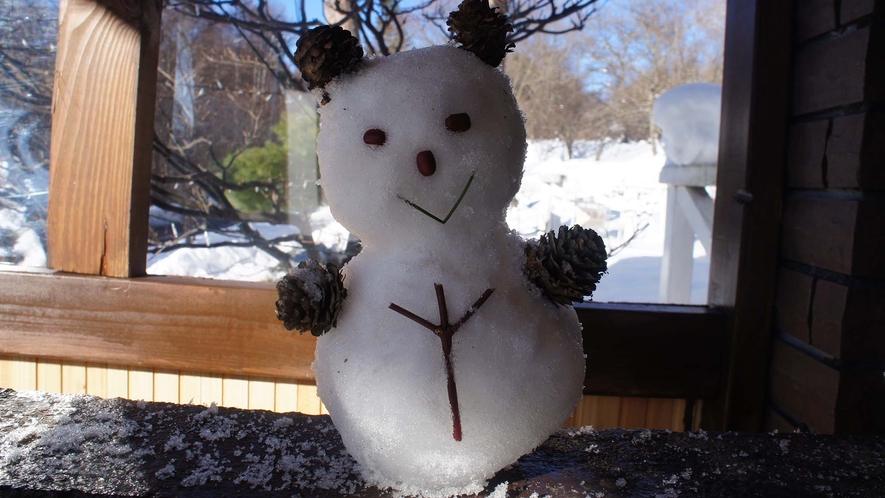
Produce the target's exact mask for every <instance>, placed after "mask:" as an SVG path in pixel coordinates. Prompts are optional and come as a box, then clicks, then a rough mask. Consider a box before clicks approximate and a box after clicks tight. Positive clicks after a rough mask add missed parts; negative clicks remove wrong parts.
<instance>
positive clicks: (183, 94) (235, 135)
mask: <svg viewBox="0 0 885 498" xmlns="http://www.w3.org/2000/svg"><path fill="white" fill-rule="evenodd" d="M304 5H305V6H306V8H308V10H310V9H314V10H313V11H309V12H305V11H304V10H298V9H295V8H293V7H291V6H290V5H289V4H285V3H282V2H267V3H260V4H256V5H255V6H252V5H251V4H245V3H243V4H236V6H230V7H227V6H225V4H223V3H215V2H197V1H195V0H182V1H179V2H170V3H168V4H167V7H166V11H165V12H164V14H163V21H164V22H163V33H162V48H161V62H160V71H159V73H160V75H159V85H158V87H159V90H158V103H157V114H156V127H155V129H156V136H155V143H154V170H153V173H154V175H153V191H152V199H153V206H152V209H151V224H150V228H151V231H150V248H149V249H150V254H149V261H148V271H149V272H150V273H154V274H176V275H191V276H201V277H213V278H225V279H248V280H264V281H272V280H275V279H276V278H278V277H279V276H281V275H282V273H283V272H284V271H286V270H287V269H288V268H289V267H291V266H293V265H295V264H297V263H298V262H299V261H302V260H304V259H307V258H308V257H313V258H316V259H318V260H320V261H322V262H329V261H333V262H337V263H340V262H342V261H346V260H347V259H348V258H349V257H352V256H353V255H354V254H355V253H356V252H357V251H358V249H359V245H358V242H357V241H356V240H355V239H354V238H353V237H352V236H351V235H350V234H349V233H348V232H347V230H346V229H344V228H343V227H342V226H341V225H339V224H337V223H336V222H335V221H334V219H333V218H332V216H331V214H330V212H329V209H328V207H327V206H326V204H325V202H324V199H323V196H322V191H321V190H320V189H319V188H318V187H317V186H316V184H315V182H316V180H317V177H318V172H317V162H316V156H315V148H314V147H315V135H316V131H317V117H316V113H315V110H314V106H315V104H314V99H313V97H312V96H310V95H307V94H305V93H303V92H302V90H303V89H304V84H303V82H301V80H300V78H299V75H298V73H297V70H296V69H295V67H294V65H293V64H292V60H291V52H292V51H293V50H294V47H295V41H296V40H297V36H298V34H299V33H300V29H301V27H300V26H296V24H297V23H296V22H295V21H294V19H304V18H311V19H312V18H322V13H321V12H319V11H317V10H316V9H318V5H320V4H319V3H317V5H314V6H311V5H312V4H311V3H309V2H306V3H305V4H304ZM724 5H725V3H724V1H722V0H689V1H681V2H677V1H674V0H612V1H610V2H604V3H603V4H600V5H599V6H598V9H597V10H596V11H595V12H594V13H592V14H591V15H590V16H589V18H588V19H587V26H586V27H585V28H584V29H583V30H581V31H573V32H570V33H567V34H565V35H555V36H554V35H549V36H548V35H544V34H540V33H535V34H533V35H532V36H531V37H527V38H525V39H523V40H521V41H520V42H519V44H518V48H517V49H516V50H515V51H514V52H513V53H512V54H509V55H508V56H507V58H506V59H505V62H504V64H503V70H504V71H505V72H506V73H507V74H508V75H509V76H510V77H511V79H512V81H513V85H514V92H515V95H516V97H517V100H518V102H519V104H520V107H521V108H522V109H523V111H524V112H525V115H526V120H527V121H526V125H527V128H528V135H529V140H530V143H529V148H528V156H527V160H526V170H525V176H524V179H523V185H522V190H521V191H520V192H519V194H518V195H517V196H516V198H515V199H514V201H513V203H512V205H511V207H510V209H509V210H508V214H507V220H508V223H509V224H510V226H511V228H513V229H514V230H516V231H518V232H519V233H520V234H521V235H523V236H524V237H526V238H537V237H538V236H540V235H541V234H543V233H546V232H547V231H549V230H551V229H555V228H557V227H558V226H560V225H562V224H565V225H571V224H581V225H583V226H586V227H589V228H593V229H594V230H596V231H597V232H599V233H600V235H601V236H602V237H603V239H604V241H605V243H606V246H607V248H608V251H609V253H610V255H609V273H608V275H606V276H605V277H604V279H603V281H602V283H601V285H600V286H599V288H598V290H597V292H596V294H595V295H594V299H595V300H597V301H624V302H670V303H703V302H706V287H707V277H708V273H709V256H708V251H709V245H710V241H709V239H710V233H711V232H712V227H711V224H712V194H713V193H714V192H713V189H712V186H713V185H714V184H715V170H716V166H715V162H716V159H715V158H716V153H717V144H718V114H719V103H718V90H717V87H716V84H717V83H718V82H719V81H720V80H721V75H722V52H723V50H722V43H723V35H724V17H725V9H724ZM305 16H307V17H305ZM290 21H292V23H291V24H290ZM410 23H411V24H408V25H407V26H408V29H407V30H406V31H404V32H403V33H404V35H403V36H405V37H406V43H405V45H404V47H406V48H408V47H410V46H424V45H427V44H430V43H438V42H439V40H430V38H432V37H429V36H427V35H423V34H422V33H423V32H426V33H435V32H436V31H433V30H431V29H423V28H429V27H431V26H430V25H429V24H426V19H424V18H423V17H421V16H416V17H414V18H412V20H411V21H410ZM363 36H365V33H363ZM364 43H365V41H364ZM393 45H396V44H392V45H391V46H393ZM687 84H688V85H691V84H695V86H688V87H686V86H685V85H687ZM697 84H700V85H697ZM674 89H675V90H674ZM656 103H657V104H656ZM656 105H657V107H656ZM683 118H684V119H683ZM668 206H669V207H668ZM668 227H669V228H668ZM668 233H669V235H668ZM668 241H669V243H668Z"/></svg>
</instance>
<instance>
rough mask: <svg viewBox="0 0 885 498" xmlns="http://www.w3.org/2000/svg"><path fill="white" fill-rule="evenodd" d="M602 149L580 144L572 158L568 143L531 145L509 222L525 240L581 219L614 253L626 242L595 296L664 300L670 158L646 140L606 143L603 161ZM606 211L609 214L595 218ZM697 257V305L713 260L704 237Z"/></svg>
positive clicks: (617, 299)
mask: <svg viewBox="0 0 885 498" xmlns="http://www.w3.org/2000/svg"><path fill="white" fill-rule="evenodd" d="M597 146H598V144H596V143H593V142H588V143H582V144H578V146H577V147H576V152H575V154H574V157H573V158H572V159H568V157H567V155H566V151H565V147H564V146H563V145H562V144H561V143H558V142H533V143H531V144H530V145H529V151H528V156H527V158H526V171H525V176H524V178H523V184H522V188H521V189H520V192H519V193H518V194H517V195H516V206H515V207H512V208H511V209H510V211H509V212H508V216H507V222H508V223H509V224H510V226H511V227H512V228H514V229H516V230H517V231H518V232H519V233H520V234H521V235H523V236H525V237H537V236H538V235H541V233H543V232H544V231H545V230H548V229H550V228H553V227H557V226H559V225H571V224H574V223H577V224H580V225H582V226H585V227H586V226H589V227H590V228H593V229H594V230H596V231H597V232H598V233H599V234H600V235H602V237H603V240H605V243H606V247H607V248H608V249H609V250H610V251H611V250H612V249H613V248H617V247H618V246H621V245H623V244H625V243H626V245H625V246H623V248H622V249H620V250H615V251H614V254H613V255H612V256H611V257H610V258H609V260H608V265H609V272H608V275H606V276H605V277H604V278H603V279H602V282H601V283H600V285H599V288H598V289H597V291H596V293H595V294H594V296H593V300H594V301H599V302H646V303H655V302H660V297H659V287H660V275H661V259H662V257H663V253H664V228H665V216H666V206H667V187H666V185H664V184H661V183H660V182H659V181H658V175H659V174H660V172H661V168H662V167H663V166H664V162H665V161H666V158H665V157H664V154H663V153H662V151H661V148H660V146H658V153H657V154H656V155H655V154H653V153H652V149H651V146H650V145H649V144H648V143H647V142H632V143H618V144H608V145H606V146H605V147H604V148H603V152H602V154H601V156H600V158H599V161H597V160H596V158H595V156H596V148H597ZM600 210H602V211H603V212H606V213H607V215H606V216H605V218H604V219H599V218H598V217H593V216H592V215H593V214H594V213H598V212H599V211H600ZM643 227H645V228H643ZM637 231H639V233H638V234H637V235H636V237H635V238H634V239H633V240H629V239H630V237H631V236H632V235H634V234H636V232H637ZM628 240H629V242H628ZM694 257H695V259H694V268H693V272H692V277H693V278H692V291H691V302H692V303H705V302H706V300H707V278H708V275H709V267H710V264H709V257H708V256H707V254H706V253H705V251H704V249H703V247H702V246H701V244H700V243H697V242H696V243H695V248H694Z"/></svg>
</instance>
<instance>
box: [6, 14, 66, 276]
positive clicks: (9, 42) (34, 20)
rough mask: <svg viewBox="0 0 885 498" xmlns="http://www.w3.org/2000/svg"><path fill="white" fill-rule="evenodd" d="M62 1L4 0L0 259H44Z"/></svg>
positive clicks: (28, 262) (38, 262) (33, 262)
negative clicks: (50, 130) (59, 3)
mask: <svg viewBox="0 0 885 498" xmlns="http://www.w3.org/2000/svg"><path fill="white" fill-rule="evenodd" d="M57 40H58V2H57V1H51V0H12V1H9V0H7V1H4V2H0V264H6V265H16V266H30V267H41V266H45V265H46V206H47V200H48V191H49V139H50V133H49V129H50V122H51V110H52V109H51V103H52V83H53V72H54V69H55V51H56V41H57Z"/></svg>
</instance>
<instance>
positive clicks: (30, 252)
mask: <svg viewBox="0 0 885 498" xmlns="http://www.w3.org/2000/svg"><path fill="white" fill-rule="evenodd" d="M0 261H4V262H6V261H9V262H11V263H14V264H16V265H18V266H30V267H44V266H46V251H45V250H44V249H43V244H42V243H41V242H40V236H39V235H37V232H35V231H34V229H32V228H30V227H29V226H28V223H27V220H25V216H24V215H23V214H22V213H20V212H18V211H16V210H13V209H0Z"/></svg>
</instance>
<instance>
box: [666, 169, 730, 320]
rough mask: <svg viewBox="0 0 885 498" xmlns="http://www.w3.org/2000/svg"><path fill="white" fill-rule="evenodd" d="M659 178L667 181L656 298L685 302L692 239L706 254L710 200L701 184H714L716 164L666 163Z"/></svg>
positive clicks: (688, 297)
mask: <svg viewBox="0 0 885 498" xmlns="http://www.w3.org/2000/svg"><path fill="white" fill-rule="evenodd" d="M660 181H661V183H666V184H667V219H666V228H665V231H664V257H663V259H662V261H661V284H660V285H661V287H660V300H661V302H662V303H689V302H691V280H692V278H691V277H692V263H693V262H694V259H693V256H694V242H695V240H698V241H700V243H701V245H703V246H704V250H706V251H707V254H710V245H711V242H712V229H713V199H712V198H711V197H710V194H708V193H707V190H706V189H705V188H704V187H706V186H710V185H716V165H715V164H704V165H694V164H693V165H687V166H675V165H672V164H667V165H666V166H664V167H663V168H662V169H661V175H660Z"/></svg>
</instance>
